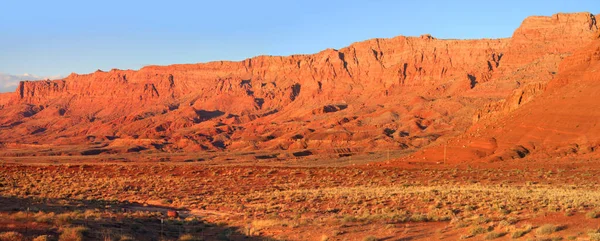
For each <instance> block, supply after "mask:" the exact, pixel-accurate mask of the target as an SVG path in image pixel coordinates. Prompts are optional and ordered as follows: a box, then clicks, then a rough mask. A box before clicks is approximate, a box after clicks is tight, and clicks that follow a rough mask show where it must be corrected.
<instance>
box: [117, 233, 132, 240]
mask: <svg viewBox="0 0 600 241" xmlns="http://www.w3.org/2000/svg"><path fill="white" fill-rule="evenodd" d="M134 240H135V238H134V237H132V236H130V235H126V234H123V235H121V236H120V237H119V241H134Z"/></svg>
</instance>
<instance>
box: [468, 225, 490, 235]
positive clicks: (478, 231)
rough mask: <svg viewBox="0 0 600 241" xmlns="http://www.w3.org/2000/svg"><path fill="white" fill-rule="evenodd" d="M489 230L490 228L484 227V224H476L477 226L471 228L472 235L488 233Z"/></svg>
mask: <svg viewBox="0 0 600 241" xmlns="http://www.w3.org/2000/svg"><path fill="white" fill-rule="evenodd" d="M488 231H489V228H484V227H482V226H475V227H473V228H471V230H469V233H470V234H471V236H475V235H478V234H483V233H487V232H488Z"/></svg>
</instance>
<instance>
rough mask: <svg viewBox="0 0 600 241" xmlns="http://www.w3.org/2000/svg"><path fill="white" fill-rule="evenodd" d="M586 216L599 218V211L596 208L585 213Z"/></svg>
mask: <svg viewBox="0 0 600 241" xmlns="http://www.w3.org/2000/svg"><path fill="white" fill-rule="evenodd" d="M585 217H586V218H600V212H599V211H598V210H594V211H591V212H589V213H586V214H585Z"/></svg>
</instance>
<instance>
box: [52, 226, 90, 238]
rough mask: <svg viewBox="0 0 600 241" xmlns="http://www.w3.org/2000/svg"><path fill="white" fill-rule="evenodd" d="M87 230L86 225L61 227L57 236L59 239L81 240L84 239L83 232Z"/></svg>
mask: <svg viewBox="0 0 600 241" xmlns="http://www.w3.org/2000/svg"><path fill="white" fill-rule="evenodd" d="M87 232H88V229H87V228H86V227H81V226H77V227H69V228H63V229H62V231H61V233H60V236H58V240H59V241H83V240H85V234H86V233H87Z"/></svg>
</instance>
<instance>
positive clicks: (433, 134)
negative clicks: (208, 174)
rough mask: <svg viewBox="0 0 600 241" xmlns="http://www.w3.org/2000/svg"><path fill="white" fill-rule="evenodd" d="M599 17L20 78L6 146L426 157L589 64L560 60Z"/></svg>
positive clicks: (5, 99)
mask: <svg viewBox="0 0 600 241" xmlns="http://www.w3.org/2000/svg"><path fill="white" fill-rule="evenodd" d="M590 19H591V15H590V14H589V13H578V14H557V15H554V16H552V17H531V18H528V19H526V20H525V21H524V22H523V25H522V26H521V27H520V28H519V29H517V31H516V32H515V34H514V35H513V37H512V38H507V39H494V40H490V39H482V40H440V39H436V38H433V37H431V36H429V35H423V36H421V37H403V36H400V37H395V38H391V39H372V40H367V41H364V42H359V43H355V44H352V45H350V46H348V47H346V48H342V49H339V50H334V49H327V50H324V51H322V52H319V53H316V54H312V55H293V56H287V57H275V56H259V57H254V58H250V59H246V60H244V61H240V62H225V61H220V62H211V63H203V64H179V65H170V66H147V67H144V68H142V69H140V70H138V71H133V70H111V71H108V72H103V71H97V72H95V73H91V74H86V75H78V74H71V75H70V76H68V77H67V78H65V79H61V80H53V81H34V82H21V83H20V84H19V86H18V88H17V90H16V91H15V92H14V93H10V94H2V95H0V108H1V110H0V142H1V143H3V145H4V146H5V147H7V146H10V145H17V146H19V145H23V144H33V143H35V144H45V145H50V146H52V145H55V146H56V145H71V144H78V145H80V144H82V143H87V144H89V145H100V144H101V145H103V146H104V149H102V151H100V152H98V153H96V152H94V153H80V154H100V153H104V152H107V153H111V152H113V153H114V152H144V151H163V152H189V151H230V152H235V151H252V150H280V151H290V152H292V153H294V156H303V155H311V154H318V153H324V154H332V153H333V154H343V153H348V152H367V151H371V150H380V149H418V148H422V147H425V146H428V145H429V144H430V143H432V142H435V141H436V140H437V139H438V138H440V137H442V136H448V137H451V136H457V135H460V134H462V133H464V132H465V131H467V129H469V128H470V127H471V125H472V124H473V121H475V122H477V123H478V124H481V122H480V121H482V120H486V121H491V120H496V119H497V118H500V117H502V116H505V115H507V113H511V112H513V111H516V110H518V109H520V106H521V105H524V104H525V103H526V102H528V101H530V100H534V99H537V96H538V95H539V94H541V93H544V90H545V89H546V84H547V83H548V81H550V80H552V79H556V78H557V77H556V76H558V73H559V72H562V71H563V69H565V68H569V66H575V67H577V68H580V67H579V64H581V63H580V62H581V61H583V62H585V61H586V59H585V58H587V57H580V58H577V60H571V62H569V63H571V64H566V60H565V64H563V65H561V70H559V68H558V65H559V63H560V62H561V61H562V59H564V58H566V57H568V56H570V55H571V54H572V53H573V52H575V51H576V50H577V49H580V48H581V47H582V46H586V45H588V44H590V43H592V42H595V41H596V40H595V39H596V37H597V36H598V32H597V28H596V29H595V28H590V23H591V22H590V21H591V20H590ZM578 53H579V52H578ZM586 53H587V52H586ZM582 55H585V54H582ZM577 56H579V55H577ZM586 56H587V55H586ZM581 58H583V60H581ZM591 58H593V55H592V57H591ZM578 61H579V62H578ZM565 65H566V66H565ZM575 67H574V68H575ZM586 73H587V70H583V73H581V74H580V75H578V76H586ZM561 76H562V75H561ZM565 78H566V77H564V78H563V79H565ZM573 78H575V79H577V78H578V77H573ZM586 78H587V77H586ZM567 82H568V81H567ZM557 88H558V87H557ZM511 93H512V94H511ZM474 116H475V117H474ZM486 143H487V142H486ZM486 143H483V144H482V146H494V148H496V146H502V142H501V141H498V143H496V141H494V143H493V144H489V143H487V144H486Z"/></svg>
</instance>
